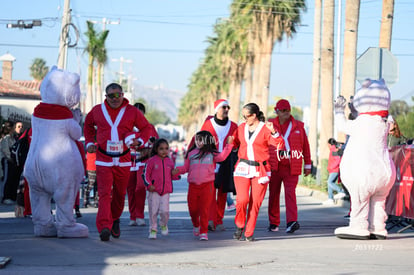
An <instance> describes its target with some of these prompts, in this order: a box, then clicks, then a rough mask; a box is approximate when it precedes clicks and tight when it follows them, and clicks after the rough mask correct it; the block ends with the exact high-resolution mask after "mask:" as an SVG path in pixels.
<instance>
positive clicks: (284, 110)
mask: <svg viewBox="0 0 414 275" xmlns="http://www.w3.org/2000/svg"><path fill="white" fill-rule="evenodd" d="M277 111H278V112H281V113H287V112H290V110H289V109H283V110H279V109H277Z"/></svg>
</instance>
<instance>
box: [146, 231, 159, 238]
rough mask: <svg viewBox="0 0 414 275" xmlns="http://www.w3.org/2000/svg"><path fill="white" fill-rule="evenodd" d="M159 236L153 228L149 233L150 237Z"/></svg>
mask: <svg viewBox="0 0 414 275" xmlns="http://www.w3.org/2000/svg"><path fill="white" fill-rule="evenodd" d="M156 238H157V231H155V230H151V232H150V233H149V236H148V239H151V240H155V239H156Z"/></svg>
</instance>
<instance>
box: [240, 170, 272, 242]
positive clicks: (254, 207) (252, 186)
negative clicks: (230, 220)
mask: <svg viewBox="0 0 414 275" xmlns="http://www.w3.org/2000/svg"><path fill="white" fill-rule="evenodd" d="M234 184H235V186H236V192H237V196H236V216H235V218H234V223H235V224H236V226H237V227H239V228H244V227H245V226H246V229H245V232H244V236H245V237H251V236H253V234H254V229H255V228H256V222H257V216H258V214H259V210H260V206H261V205H262V202H263V199H264V196H265V195H266V190H267V183H266V184H260V183H259V182H258V178H244V177H234Z"/></svg>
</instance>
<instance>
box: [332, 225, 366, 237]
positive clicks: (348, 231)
mask: <svg viewBox="0 0 414 275" xmlns="http://www.w3.org/2000/svg"><path fill="white" fill-rule="evenodd" d="M335 235H336V236H337V237H338V238H340V239H349V240H368V239H369V238H370V234H369V231H368V230H365V229H360V228H352V227H349V226H344V227H338V228H337V229H335Z"/></svg>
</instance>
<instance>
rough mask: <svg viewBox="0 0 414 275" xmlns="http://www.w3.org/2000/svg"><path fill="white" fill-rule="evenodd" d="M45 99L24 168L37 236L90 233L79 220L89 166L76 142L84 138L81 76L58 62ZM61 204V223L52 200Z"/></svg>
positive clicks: (35, 115) (43, 92) (35, 119)
mask: <svg viewBox="0 0 414 275" xmlns="http://www.w3.org/2000/svg"><path fill="white" fill-rule="evenodd" d="M40 94H41V98H42V102H41V103H40V104H39V105H38V106H36V108H35V110H34V113H33V116H32V131H33V134H32V141H31V144H30V150H29V154H28V156H27V160H26V163H25V167H24V176H25V177H26V179H27V181H28V183H29V187H30V199H31V205H32V221H33V224H34V234H35V236H39V237H56V236H57V237H59V238H79V237H88V234H89V230H88V227H87V226H85V225H83V224H79V223H76V221H75V218H74V217H73V206H74V203H75V198H76V195H77V192H78V191H79V186H80V183H81V182H82V180H83V177H84V173H85V170H84V166H83V161H82V157H81V154H80V151H79V149H78V147H77V145H76V141H77V140H78V139H79V138H80V137H81V134H82V129H81V127H80V125H79V120H80V113H74V114H76V115H75V117H74V115H73V114H72V111H71V110H70V108H72V107H74V106H75V105H77V104H78V103H79V99H80V88H79V75H78V74H75V73H70V72H67V71H63V70H59V69H57V68H56V67H55V66H53V68H52V69H51V70H50V72H49V73H48V74H47V75H46V77H45V78H44V80H43V82H42V84H41V86H40ZM52 197H53V199H54V200H55V202H56V222H55V220H54V218H53V215H52V214H51V199H52Z"/></svg>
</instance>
